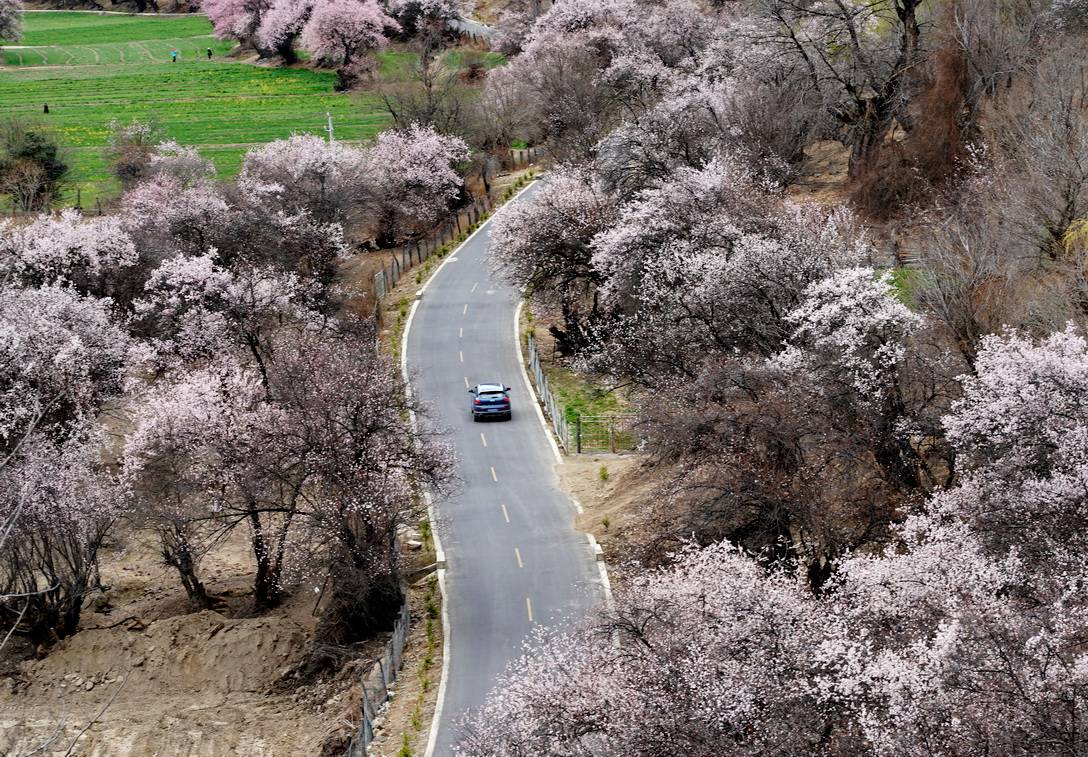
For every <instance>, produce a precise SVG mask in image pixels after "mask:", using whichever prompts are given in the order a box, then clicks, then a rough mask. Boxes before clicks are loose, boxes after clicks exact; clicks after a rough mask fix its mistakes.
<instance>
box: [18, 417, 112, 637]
mask: <svg viewBox="0 0 1088 757" xmlns="http://www.w3.org/2000/svg"><path fill="white" fill-rule="evenodd" d="M102 444H103V439H102V438H101V436H100V435H99V434H98V433H96V432H95V431H93V430H92V429H91V428H90V427H89V426H85V425H78V426H76V427H74V428H70V429H69V438H68V439H66V440H63V441H58V440H53V439H49V438H48V437H47V436H45V435H44V434H41V433H37V434H33V435H32V436H31V437H29V438H28V439H27V440H26V443H25V444H23V445H22V446H21V447H20V448H19V450H18V451H17V452H16V454H15V455H14V457H12V458H10V459H9V460H8V461H7V464H6V465H4V466H3V468H2V469H0V523H4V524H5V529H6V533H5V536H6V540H5V542H4V549H3V550H0V616H2V617H3V621H4V623H5V624H7V623H11V624H13V625H18V626H19V627H20V628H22V629H25V632H26V633H27V634H28V635H29V637H30V640H31V642H32V643H34V644H39V645H43V646H45V647H48V646H50V645H52V644H53V643H55V642H56V641H58V640H60V639H64V638H65V637H67V636H70V635H71V634H73V633H75V632H76V630H77V627H78V625H79V616H80V611H81V609H82V607H83V604H84V602H85V601H86V598H87V595H88V594H89V593H90V592H91V591H93V590H94V589H96V588H98V581H99V578H98V551H99V549H100V548H101V546H102V542H103V540H104V539H105V537H106V534H107V533H108V532H109V529H110V527H111V526H112V525H113V524H114V522H115V521H116V520H117V519H118V518H119V517H120V516H121V515H122V514H123V513H124V512H125V511H126V497H125V494H124V491H123V489H122V488H121V487H120V486H119V485H118V483H117V482H116V480H115V479H114V478H113V477H111V476H110V475H109V474H108V473H106V472H105V471H104V470H103V467H102V463H101V456H100V452H99V450H100V447H101V445H102Z"/></svg>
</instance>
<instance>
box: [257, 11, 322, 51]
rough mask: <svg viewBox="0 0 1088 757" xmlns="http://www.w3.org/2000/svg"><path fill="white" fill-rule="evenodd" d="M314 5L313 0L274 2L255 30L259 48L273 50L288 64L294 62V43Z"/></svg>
mask: <svg viewBox="0 0 1088 757" xmlns="http://www.w3.org/2000/svg"><path fill="white" fill-rule="evenodd" d="M314 4H315V3H314V2H313V0H274V2H273V3H272V7H271V8H269V9H268V11H267V12H266V13H265V14H264V16H263V17H262V18H261V25H260V28H258V30H257V39H258V41H259V42H260V44H261V46H262V47H264V48H265V49H266V50H275V51H276V52H277V53H278V54H279V55H281V56H282V57H283V59H284V60H285V61H286V62H288V63H292V62H294V61H295V59H296V57H297V56H296V55H295V50H294V46H295V41H296V40H297V39H298V36H299V35H300V34H302V30H303V28H305V26H306V22H307V21H308V20H309V19H310V14H311V13H312V12H313V9H314Z"/></svg>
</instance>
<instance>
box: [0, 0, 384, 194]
mask: <svg viewBox="0 0 1088 757" xmlns="http://www.w3.org/2000/svg"><path fill="white" fill-rule="evenodd" d="M25 27H26V32H25V35H24V37H23V39H22V40H21V41H20V42H19V43H18V44H19V45H20V46H26V47H21V48H20V47H10V46H9V47H6V48H4V49H3V60H4V61H6V64H5V65H0V114H2V115H3V116H4V117H7V116H14V117H17V118H26V119H31V120H33V121H35V122H38V123H42V124H44V125H46V126H47V127H49V128H51V129H53V130H54V131H55V133H56V134H57V135H58V137H59V139H60V142H61V144H62V145H63V146H64V148H65V151H66V155H67V157H68V161H69V163H70V164H71V166H72V171H71V174H70V175H69V187H68V188H67V190H66V192H65V196H64V197H63V198H62V201H63V202H64V203H65V204H71V203H72V202H73V201H74V200H75V198H76V191H77V189H78V190H79V191H80V196H81V201H82V204H83V205H84V206H89V205H91V204H93V203H94V202H95V200H96V199H98V198H100V197H101V198H107V197H111V196H113V195H115V194H116V193H117V191H118V188H117V186H116V185H115V183H114V182H113V180H112V179H111V178H110V177H109V175H108V172H107V170H106V165H105V161H104V159H103V157H102V151H103V148H104V147H105V145H106V139H107V135H108V124H109V122H110V120H112V119H117V120H119V121H122V122H128V121H131V120H133V119H138V120H141V121H149V122H151V123H153V124H155V125H156V126H157V127H159V129H160V130H161V132H162V133H163V134H164V135H165V136H167V137H171V138H173V139H176V140H178V141H179V142H181V143H183V144H190V145H196V146H197V147H199V148H200V150H201V152H202V153H203V154H205V155H206V156H207V157H209V158H210V159H212V160H213V161H215V164H216V166H217V168H218V169H219V172H220V175H221V176H222V177H229V176H232V175H234V174H235V173H236V172H237V171H238V167H239V165H240V163H241V160H242V155H243V154H244V153H245V151H246V149H248V148H249V147H251V146H253V145H258V144H262V143H264V142H268V141H270V140H273V139H280V138H283V137H287V136H290V135H291V134H292V133H293V132H314V133H321V132H322V130H323V128H324V126H325V122H326V113H329V114H331V115H332V117H333V123H334V125H335V128H336V136H337V138H339V139H344V140H364V139H369V138H370V137H372V136H374V134H376V133H377V132H378V131H379V130H381V129H382V128H384V127H385V126H386V125H387V123H388V120H389V119H388V116H387V114H386V113H385V111H384V110H382V109H381V108H380V106H379V102H378V100H377V98H376V97H374V96H373V95H369V94H366V93H363V94H351V95H346V94H338V93H335V92H334V91H333V85H334V83H335V80H336V77H335V75H334V74H332V73H331V72H326V71H311V70H308V69H304V68H267V67H261V66H254V65H250V64H246V63H239V62H236V61H234V60H233V59H230V58H226V57H224V55H225V54H226V53H227V52H229V49H230V47H231V46H230V45H229V44H227V43H223V42H219V41H217V40H215V38H214V37H212V36H211V24H209V23H208V21H207V19H205V18H203V17H201V16H171V17H155V16H148V15H144V16H121V15H100V14H93V13H75V12H65V11H58V12H48V13H28V14H26V17H25ZM208 47H211V48H212V50H213V58H212V60H210V61H209V60H207V56H206V52H205V51H206V49H207V48H208ZM174 48H177V50H178V51H179V53H180V57H179V62H178V63H171V62H170V51H171V50H172V49H174ZM44 104H48V105H49V113H48V114H44V113H43V107H42V106H43V105H44Z"/></svg>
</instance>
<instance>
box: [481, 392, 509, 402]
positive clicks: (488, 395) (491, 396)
mask: <svg viewBox="0 0 1088 757" xmlns="http://www.w3.org/2000/svg"><path fill="white" fill-rule="evenodd" d="M505 396H506V395H505V394H503V393H502V392H480V399H484V400H499V399H502V398H503V397H505Z"/></svg>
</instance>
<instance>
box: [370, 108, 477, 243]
mask: <svg viewBox="0 0 1088 757" xmlns="http://www.w3.org/2000/svg"><path fill="white" fill-rule="evenodd" d="M468 158H469V149H468V146H467V145H466V144H465V142H464V140H462V139H460V138H458V137H451V136H448V135H444V134H439V133H438V132H436V131H435V130H434V129H432V128H430V127H424V126H419V125H414V126H412V127H410V128H408V129H405V130H402V131H392V130H391V131H384V132H382V133H381V134H379V135H378V139H377V141H376V142H375V143H374V146H373V147H371V148H370V149H369V150H367V152H366V165H365V172H366V178H365V181H366V206H367V210H368V212H369V213H370V216H371V220H372V223H373V224H374V235H375V237H376V238H377V239H378V243H379V245H381V246H389V245H390V244H392V242H393V241H394V239H395V237H396V236H397V235H398V234H400V235H402V236H410V235H412V234H413V233H415V232H417V231H418V230H419V228H420V227H423V226H426V225H428V224H432V223H434V222H435V221H437V220H438V219H439V218H441V217H442V216H443V215H444V214H445V213H446V212H447V211H448V210H449V208H450V207H452V205H453V204H454V202H456V200H457V198H458V197H459V195H460V193H461V189H462V187H463V185H464V182H463V181H462V179H461V175H460V173H459V172H458V170H457V168H458V164H460V163H463V162H464V161H466V160H468Z"/></svg>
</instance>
